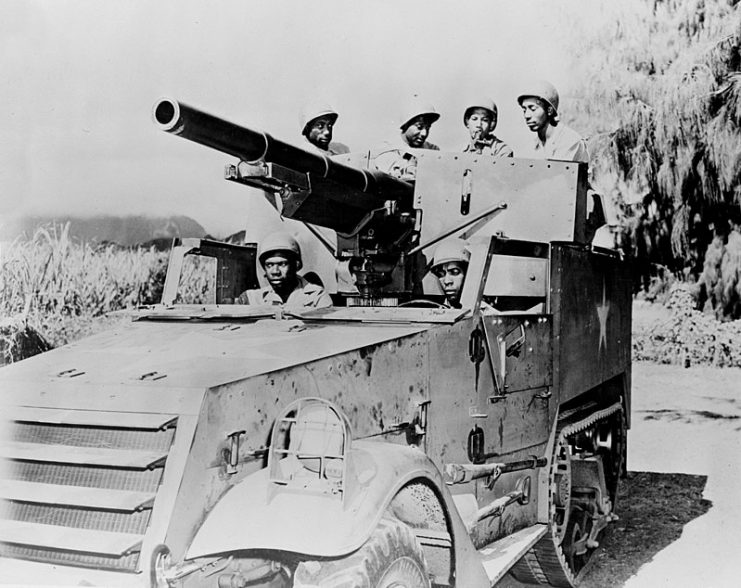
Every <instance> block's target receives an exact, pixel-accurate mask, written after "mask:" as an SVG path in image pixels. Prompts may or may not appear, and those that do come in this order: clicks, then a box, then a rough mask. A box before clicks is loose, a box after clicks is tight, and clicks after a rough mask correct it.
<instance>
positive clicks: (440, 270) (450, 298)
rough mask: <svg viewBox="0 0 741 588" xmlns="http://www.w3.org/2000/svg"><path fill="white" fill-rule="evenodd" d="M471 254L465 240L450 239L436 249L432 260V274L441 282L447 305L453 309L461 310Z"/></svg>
mask: <svg viewBox="0 0 741 588" xmlns="http://www.w3.org/2000/svg"><path fill="white" fill-rule="evenodd" d="M470 259H471V252H470V251H469V249H468V243H466V241H464V240H463V239H448V240H447V241H443V242H442V243H440V245H438V246H437V249H435V254H434V256H433V258H432V273H433V274H435V277H436V278H437V279H438V282H440V287H441V288H442V289H443V292H444V293H445V304H447V305H448V306H450V307H451V308H460V307H461V303H460V299H461V292H463V282H464V281H465V279H466V270H467V269H468V262H469V260H470Z"/></svg>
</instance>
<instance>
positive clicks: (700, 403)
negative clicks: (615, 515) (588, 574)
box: [618, 363, 741, 588]
mask: <svg viewBox="0 0 741 588" xmlns="http://www.w3.org/2000/svg"><path fill="white" fill-rule="evenodd" d="M633 399H634V400H633V410H632V413H633V427H632V430H631V432H630V437H629V439H630V440H629V445H628V468H629V470H631V471H642V472H659V473H679V474H683V475H684V478H685V479H686V480H687V481H688V483H689V482H690V481H691V480H693V478H696V476H703V477H705V476H706V477H707V481H706V484H705V488H704V492H703V494H702V498H703V499H705V500H707V501H710V503H711V504H708V505H707V506H709V508H708V510H707V512H705V513H704V514H702V516H699V517H697V518H695V519H693V520H690V521H688V522H687V523H686V525H685V526H684V528H683V530H682V535H681V537H679V538H677V539H676V540H674V541H672V542H670V543H669V544H668V545H667V546H666V547H664V548H663V549H661V550H659V551H657V552H656V553H655V554H654V555H653V557H652V558H651V560H650V561H649V562H647V563H646V564H644V565H643V566H641V567H640V569H637V570H636V571H635V576H634V577H632V578H630V579H629V580H628V581H627V582H626V583H625V587H626V588H642V587H655V586H672V587H675V588H677V587H684V586H692V587H698V588H700V587H702V588H725V587H735V586H739V585H741V558H740V557H739V556H740V555H741V533H740V532H739V529H741V493H740V492H739V489H740V488H741V370H740V369H711V368H689V369H683V368H679V367H675V366H660V365H652V364H646V363H639V364H635V365H634V367H633ZM657 490H658V492H657V493H659V494H660V489H657ZM693 506H694V507H697V505H696V504H694V505H688V504H687V503H682V502H681V501H678V502H677V503H676V504H675V505H674V507H673V508H672V509H670V510H669V511H668V512H666V515H668V516H674V517H677V518H685V519H686V518H688V517H687V510H688V509H691V508H692V507H693ZM645 524H646V525H647V526H651V525H653V524H654V521H651V520H647V521H645ZM618 528H619V527H618Z"/></svg>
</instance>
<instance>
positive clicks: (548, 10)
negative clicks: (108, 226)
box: [0, 0, 609, 235]
mask: <svg viewBox="0 0 741 588" xmlns="http://www.w3.org/2000/svg"><path fill="white" fill-rule="evenodd" d="M607 4H609V3H606V2H597V1H596V0H561V1H558V0H540V1H538V0H532V1H525V0H513V1H504V0H500V1H495V0H488V1H485V2H467V1H457V2H452V1H451V2H442V1H435V0H426V1H415V2H403V1H400V0H383V1H379V0H373V1H366V2H352V1H337V2H330V1H322V2H318V1H316V2H304V1H284V2H279V1H277V0H273V1H240V2H223V1H222V2H195V1H183V0H178V1H169V0H168V1H157V2H152V1H149V0H145V1H126V2H123V1H121V2H112V1H107V2H101V1H98V0H95V1H86V0H72V1H67V2H65V1H60V0H54V1H51V0H49V1H46V2H40V1H37V2H34V1H28V0H24V1H22V2H14V1H8V0H3V2H2V3H1V4H0V44H2V47H1V49H2V53H1V54H0V64H1V65H0V84H1V88H2V90H1V91H0V100H1V101H2V108H1V109H0V133H2V139H1V140H0V182H2V190H1V193H2V196H0V199H1V200H0V205H1V210H0V213H2V214H5V215H8V214H11V213H14V212H18V211H23V212H31V213H42V212H44V213H52V214H81V213H88V214H104V213H111V214H127V213H135V214H136V213H143V212H152V213H156V214H173V213H174V214H187V215H190V216H192V217H193V218H195V219H196V220H198V221H199V222H201V223H202V224H203V225H204V226H205V227H206V229H207V230H208V231H210V232H212V233H216V234H220V235H224V234H227V233H229V232H232V231H236V230H238V229H240V228H243V227H244V226H247V225H248V224H249V223H248V222H247V221H248V218H249V217H250V216H251V215H252V216H254V214H255V213H254V206H257V207H258V208H259V207H262V206H264V205H263V203H262V201H261V199H259V203H258V204H257V205H251V202H254V201H255V196H254V193H253V192H252V191H251V190H248V189H246V188H244V187H242V186H238V185H236V184H231V183H229V182H226V181H224V180H223V179H222V175H223V166H224V164H225V163H228V162H231V160H230V158H229V157H228V156H225V155H223V154H220V153H217V152H215V151H210V150H208V149H206V148H204V147H200V146H198V145H195V144H193V143H190V142H188V141H184V140H182V139H180V138H177V137H173V136H169V135H167V134H165V133H163V132H161V131H159V130H157V128H156V127H155V126H154V124H153V123H152V120H151V108H152V105H153V104H154V102H155V101H156V99H157V98H159V97H161V96H170V97H174V98H176V99H178V100H181V101H183V102H186V103H189V104H192V105H194V106H197V107H199V108H201V109H203V110H206V111H208V112H211V113H213V114H216V115H219V116H222V117H224V118H227V119H229V120H232V121H234V122H237V123H239V124H244V125H247V126H252V127H255V128H258V129H263V130H267V131H269V132H270V133H271V134H273V135H274V136H275V137H277V138H280V139H284V140H289V141H299V139H300V137H299V129H298V122H297V116H298V111H299V109H300V107H301V105H302V103H303V102H304V101H305V100H306V99H308V98H316V97H319V98H324V99H327V100H328V101H329V102H330V103H332V104H333V105H334V106H335V108H336V109H338V110H339V112H340V118H339V121H338V123H337V125H336V127H335V139H336V140H339V141H342V142H344V143H347V144H348V145H350V147H351V148H353V149H354V150H360V149H363V148H368V147H370V146H373V145H376V144H378V143H380V142H381V141H383V140H385V139H391V138H393V137H394V136H395V135H396V134H397V122H396V121H397V118H398V110H399V105H400V104H401V103H402V102H403V100H405V99H406V98H408V97H409V96H411V95H413V94H415V93H417V94H420V95H422V96H425V97H427V98H429V100H431V101H432V102H433V103H434V104H435V105H436V106H437V108H438V110H439V112H441V113H442V118H441V120H440V121H439V122H438V123H437V124H436V125H435V126H434V127H433V129H432V133H431V136H430V139H431V140H432V141H433V142H435V143H437V144H438V145H440V146H441V148H443V149H450V150H459V149H460V148H461V147H462V146H463V145H464V144H465V141H466V132H465V130H464V128H463V124H462V110H463V106H464V103H465V101H466V100H467V97H468V96H472V95H473V96H477V95H480V94H484V95H487V94H488V95H491V96H493V97H494V98H495V99H496V100H497V102H498V104H499V107H500V125H499V129H498V131H497V134H498V135H499V136H500V137H501V138H502V139H504V140H505V141H508V142H510V143H512V144H513V145H514V146H515V147H516V146H517V145H518V144H521V143H522V141H523V140H528V139H529V138H530V137H529V136H528V133H527V131H526V129H525V127H524V125H523V123H522V120H521V114H520V112H519V108H518V107H517V105H516V102H515V96H516V95H517V90H518V82H519V81H520V80H522V79H523V78H525V77H530V76H532V77H545V78H548V79H550V80H551V81H553V82H554V83H555V84H556V85H557V86H558V87H559V90H560V91H561V94H562V95H563V96H568V92H569V88H570V86H571V85H572V84H573V80H572V79H571V78H570V72H571V71H573V68H572V66H573V60H574V58H575V56H574V55H573V49H572V46H571V44H570V37H572V35H573V34H574V33H573V30H572V29H570V28H569V26H568V25H569V23H574V22H576V23H579V22H581V23H588V22H589V19H595V18H600V17H601V16H600V15H602V14H603V9H604V6H606V5H607ZM598 6H599V7H600V8H599V9H598V8H597V7H598ZM587 10H589V12H586V11H587ZM562 103H563V108H566V109H567V108H568V101H567V99H566V100H565V101H563V100H562ZM0 230H1V229H0Z"/></svg>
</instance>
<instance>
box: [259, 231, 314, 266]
mask: <svg viewBox="0 0 741 588" xmlns="http://www.w3.org/2000/svg"><path fill="white" fill-rule="evenodd" d="M276 251H281V252H284V253H285V252H287V253H291V254H292V255H293V256H295V258H296V261H297V262H298V263H297V267H296V269H301V266H302V265H303V262H302V261H301V247H299V245H298V241H296V239H294V238H293V237H292V236H291V235H289V234H288V233H283V232H277V233H270V234H269V235H268V236H267V237H265V238H264V239H263V240H262V241H261V242H260V246H259V247H258V249H257V259H259V260H260V265H264V264H265V258H266V257H268V255H269V254H270V253H274V252H276Z"/></svg>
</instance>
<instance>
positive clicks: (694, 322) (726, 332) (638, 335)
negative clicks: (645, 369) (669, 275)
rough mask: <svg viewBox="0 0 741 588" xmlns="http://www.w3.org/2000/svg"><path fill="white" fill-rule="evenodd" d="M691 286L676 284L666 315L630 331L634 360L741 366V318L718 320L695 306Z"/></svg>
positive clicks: (667, 305)
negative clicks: (664, 317) (642, 327)
mask: <svg viewBox="0 0 741 588" xmlns="http://www.w3.org/2000/svg"><path fill="white" fill-rule="evenodd" d="M693 294H694V293H693V291H692V287H691V286H688V285H687V284H675V286H674V287H673V288H672V289H671V292H670V295H669V299H668V301H667V303H666V307H667V309H668V310H669V318H668V319H667V320H665V321H663V322H659V323H655V324H653V325H651V326H650V327H649V328H648V329H646V330H645V331H643V332H634V333H633V359H634V360H637V361H640V360H647V361H655V362H658V363H668V364H679V365H684V366H685V367H689V366H690V365H698V364H700V365H710V366H715V367H741V321H734V322H721V321H719V320H717V319H716V318H715V317H714V316H713V315H711V314H706V313H703V312H701V311H699V310H697V309H696V308H695V306H696V302H695V298H694V295H693Z"/></svg>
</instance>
